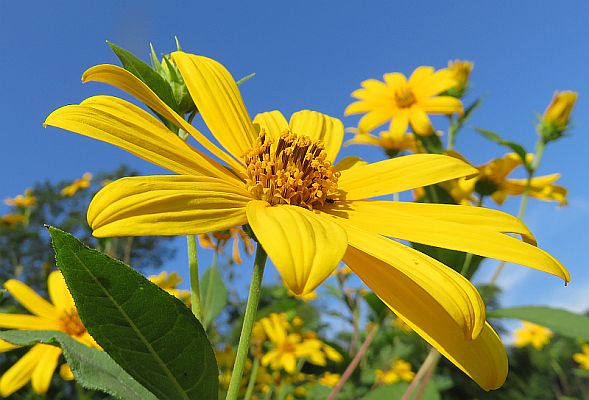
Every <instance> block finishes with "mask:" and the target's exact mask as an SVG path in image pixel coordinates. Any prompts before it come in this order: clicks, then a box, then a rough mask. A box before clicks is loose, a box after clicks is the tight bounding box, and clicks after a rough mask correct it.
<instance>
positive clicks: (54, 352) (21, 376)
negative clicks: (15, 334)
mask: <svg viewBox="0 0 589 400" xmlns="http://www.w3.org/2000/svg"><path fill="white" fill-rule="evenodd" d="M4 287H5V288H6V290H8V292H10V294H11V295H12V296H13V297H14V298H15V299H16V300H18V302H19V303H20V304H21V305H22V306H23V307H25V308H26V309H27V310H29V311H30V312H31V313H33V314H35V315H28V314H0V327H2V328H9V329H24V330H37V329H38V330H50V331H61V332H65V333H66V334H68V335H69V336H71V337H72V338H74V339H76V340H78V341H79V342H81V343H83V344H85V345H86V346H89V347H98V345H97V344H96V342H95V341H94V339H92V336H90V334H89V333H88V331H87V330H86V327H85V326H84V324H82V321H80V317H78V311H77V309H76V306H75V304H74V299H73V298H72V296H71V294H70V292H69V291H68V289H67V286H66V284H65V280H64V279H63V276H62V275H61V273H60V272H58V271H54V272H52V273H51V274H50V275H49V279H48V280H47V288H48V289H49V297H50V298H51V301H52V303H53V304H52V303H49V302H48V301H47V300H45V299H43V298H42V297H41V296H39V295H38V294H37V293H35V292H34V291H33V290H32V289H31V288H30V287H28V286H27V285H25V284H24V283H22V282H20V281H17V280H15V279H9V280H7V281H6V282H5V283H4ZM17 347H18V346H13V345H10V344H8V343H6V342H0V351H8V350H12V349H15V348H17ZM60 355H61V349H60V348H59V347H56V346H52V345H48V344H36V345H34V346H33V347H32V348H31V350H29V351H28V352H27V353H26V354H25V355H24V356H22V358H21V359H20V360H18V361H17V362H16V364H14V365H13V366H12V367H10V368H9V369H8V370H7V371H6V372H5V373H4V375H2V377H1V378H0V395H1V396H3V397H7V396H10V395H11V394H12V393H14V392H16V391H17V390H19V389H20V388H21V387H23V386H24V385H26V384H27V382H28V381H29V380H30V381H31V383H32V385H33V390H34V391H35V392H36V393H39V394H43V393H46V392H47V389H49V384H50V383H51V378H52V377H53V373H54V372H55V369H56V368H57V363H58V360H59V356H60Z"/></svg>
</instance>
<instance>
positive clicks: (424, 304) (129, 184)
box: [45, 52, 569, 389]
mask: <svg viewBox="0 0 589 400" xmlns="http://www.w3.org/2000/svg"><path fill="white" fill-rule="evenodd" d="M172 59H173V60H174V62H175V63H176V65H177V67H178V70H179V71H180V73H181V74H182V77H183V79H184V82H185V83H186V86H187V88H188V90H189V91H190V94H191V96H192V98H193V99H194V103H195V105H196V106H197V108H198V110H199V111H200V114H201V116H202V118H203V120H204V122H205V123H206V125H207V126H208V128H209V130H210V131H211V133H212V135H213V136H214V138H215V139H216V140H217V141H218V143H219V144H220V145H221V146H222V147H224V150H223V149H222V148H221V147H219V146H218V145H216V144H214V143H213V142H212V141H211V140H210V139H209V138H208V137H206V136H205V135H203V134H202V133H201V132H200V131H199V130H197V129H196V128H195V127H194V126H192V125H190V124H189V123H187V122H186V121H185V120H184V119H183V118H182V117H181V116H180V115H178V114H176V113H175V112H174V111H173V110H172V109H170V108H169V107H168V106H167V105H166V104H165V103H164V102H163V101H162V100H161V99H159V98H158V97H157V96H156V95H155V94H154V92H153V91H152V90H151V89H149V87H148V86H147V85H145V84H144V83H143V82H142V81H140V80H139V79H138V78H136V77H135V76H134V75H132V74H131V73H129V72H128V71H126V70H124V69H122V68H120V67H117V66H114V65H99V66H96V67H93V68H91V69H89V70H88V71H86V73H85V74H84V76H83V80H84V81H101V82H105V83H110V84H112V85H114V86H117V87H119V88H121V89H123V90H126V91H127V92H128V93H130V94H131V95H133V96H135V97H137V98H138V99H139V100H140V101H142V102H143V103H145V104H146V105H147V106H149V107H150V108H151V109H152V110H154V111H155V112H157V113H158V114H159V115H161V116H163V117H164V118H166V119H168V120H169V121H171V123H173V124H176V125H177V126H178V127H179V128H181V129H182V130H184V131H185V132H187V133H188V134H189V135H191V136H192V137H193V138H194V139H196V141H197V142H198V144H199V145H200V149H198V148H196V147H193V146H191V145H190V144H189V143H187V142H185V141H183V140H182V139H180V138H179V137H178V136H177V135H175V134H174V133H173V132H172V131H170V130H169V129H168V128H167V127H166V126H165V125H164V124H162V123H161V122H159V121H158V120H157V119H156V118H155V117H153V116H152V115H151V114H149V113H147V112H146V111H144V110H142V109H141V108H139V107H137V106H135V105H133V104H131V103H129V102H127V101H125V100H122V99H120V98H116V97H111V96H96V97H91V98H89V99H87V100H85V101H83V102H82V103H81V104H80V105H69V106H65V107H62V108H60V109H58V110H56V111H54V112H53V113H51V115H49V116H48V117H47V120H46V121H45V124H46V125H52V126H56V127H60V128H63V129H67V130H70V131H74V132H77V133H80V134H82V135H86V136H89V137H92V138H96V139H99V140H102V141H105V142H108V143H112V144H114V145H117V146H119V147H121V148H123V149H125V150H128V151H130V152H131V153H133V154H135V155H138V156H140V157H142V158H144V159H146V160H148V161H151V162H153V163H155V164H157V165H159V166H162V167H164V168H167V169H169V170H170V171H172V172H174V173H176V174H177V175H161V176H146V177H129V178H123V179H120V180H117V181H115V182H113V183H111V184H109V185H107V186H105V187H104V188H102V190H100V191H99V192H98V193H97V195H96V196H95V197H94V199H93V200H92V203H91V204H90V206H89V209H88V215H87V217H88V222H89V224H90V226H91V227H92V229H93V231H94V232H93V233H94V235H95V236H97V237H109V236H136V235H188V234H201V233H205V232H211V231H219V230H225V229H229V228H231V227H236V226H241V225H244V224H248V225H249V226H250V227H251V229H252V231H253V233H254V234H255V236H256V238H257V240H258V241H259V243H260V245H261V246H262V247H263V249H264V250H265V251H266V252H267V254H268V256H269V258H270V259H271V261H272V262H273V263H274V265H275V266H276V268H277V269H278V271H279V272H280V274H281V276H282V278H283V280H284V283H285V285H286V286H287V287H288V288H289V289H290V290H292V291H293V292H294V293H296V294H306V293H310V292H311V291H313V290H314V289H315V288H316V287H317V286H318V285H319V284H321V283H322V282H323V281H324V280H325V279H326V278H327V277H329V276H330V275H331V273H332V272H333V271H334V270H335V269H336V268H337V266H338V264H339V263H340V261H342V259H343V261H344V262H345V263H346V264H347V265H348V266H349V267H350V268H351V269H352V270H353V271H354V272H355V273H356V274H357V275H358V276H359V277H360V278H361V279H362V280H363V281H364V282H365V283H366V284H367V285H368V286H369V287H370V288H371V289H372V290H373V291H374V292H375V293H376V294H377V295H378V296H380V298H382V299H383V301H384V302H385V303H386V304H387V305H388V306H389V307H390V308H391V309H392V310H393V311H395V312H396V313H397V315H399V316H400V317H401V318H403V319H404V320H405V321H406V322H407V323H408V324H409V325H410V326H411V327H412V328H413V329H414V330H415V331H416V332H417V333H419V334H420V335H421V336H422V337H424V338H425V339H426V340H427V341H428V342H430V343H431V344H432V345H433V346H435V347H436V348H437V349H439V350H440V352H441V353H442V354H444V355H445V356H446V357H448V358H449V359H450V360H451V361H452V362H453V363H454V364H456V365H457V366H458V367H459V368H461V369H462V370H463V371H465V372H466V373H467V374H468V375H469V376H471V377H472V378H473V379H474V380H475V381H476V382H477V383H478V384H479V385H481V386H482V387H483V388H485V389H493V388H497V387H499V386H501V385H502V384H503V382H504V380H505V377H506V374H507V357H506V354H505V350H504V348H503V346H502V344H501V341H500V340H499V338H498V336H497V334H496V333H495V332H494V331H493V329H492V328H491V327H490V326H489V325H488V324H486V322H485V307H484V304H483V301H482V299H481V297H480V295H479V293H478V292H477V290H476V288H475V287H474V286H473V285H472V284H471V283H470V282H469V281H468V280H467V279H465V278H464V277H463V276H461V275H460V274H458V273H457V272H455V271H454V270H452V269H450V268H448V267H446V266H445V265H443V264H442V263H440V262H438V261H437V260H435V259H433V258H431V257H428V256H427V255H425V254H422V253H420V252H419V251H416V250H414V249H412V248H410V247H408V246H406V245H404V244H402V243H400V242H398V241H395V240H391V239H389V237H393V238H398V239H401V240H406V241H410V242H419V243H424V244H429V245H433V246H437V247H443V248H450V249H454V250H459V251H466V252H470V253H473V254H477V255H481V256H484V257H490V258H497V259H501V260H505V261H507V262H513V263H518V264H523V265H526V266H529V267H532V268H536V269H539V270H542V271H546V272H549V273H551V274H554V275H556V276H559V277H561V278H562V279H564V280H565V281H568V280H569V274H568V272H567V271H566V269H564V267H563V266H562V265H561V264H560V263H559V262H558V261H556V260H555V259H554V258H553V257H552V256H550V255H549V254H548V253H546V252H544V251H543V250H541V249H539V248H538V247H536V246H535V240H534V238H533V236H532V234H531V233H530V232H529V230H528V229H527V228H526V227H525V225H523V223H522V222H521V221H519V220H518V219H516V218H514V217H513V216H511V215H508V214H505V213H502V212H499V211H496V210H490V209H485V208H481V207H462V206H452V205H438V204H416V203H404V202H392V201H382V200H374V201H369V200H366V199H370V198H374V197H380V196H384V195H388V194H392V193H395V192H402V191H405V190H410V189H413V188H416V187H421V186H426V185H432V184H435V183H438V182H442V181H445V180H449V179H455V178H459V177H462V176H468V175H472V174H475V173H476V172H477V170H476V169H474V168H473V167H471V166H470V165H468V164H466V163H464V162H463V161H460V160H456V159H454V158H452V157H447V156H443V155H435V154H417V155H410V156H404V157H397V158H394V159H390V160H385V161H381V162H377V163H373V164H366V163H364V164H362V163H357V162H353V163H343V164H342V163H340V164H341V165H342V166H341V167H340V168H336V167H334V165H333V162H334V160H335V159H336V157H337V155H338V152H339V149H340V147H341V144H342V140H343V134H344V129H343V125H342V123H341V122H340V121H339V120H337V119H335V118H332V117H329V116H326V115H324V114H321V113H318V112H314V111H299V112H296V113H294V114H293V115H292V117H291V118H290V121H287V120H286V119H285V118H284V116H283V115H282V114H281V113H280V112H279V111H270V112H265V113H261V114H258V115H257V116H256V117H255V119H254V120H253V121H252V120H251V119H250V117H249V115H248V112H247V110H246V108H245V105H244V104H243V100H242V98H241V94H240V92H239V89H238V87H237V85H236V84H235V80H234V79H233V77H232V76H231V75H230V74H229V72H228V71H227V70H226V69H225V67H223V66H222V65H221V64H219V63H218V62H216V61H214V60H212V59H209V58H206V57H202V56H197V55H192V54H187V53H183V52H175V53H173V54H172ZM445 75H446V74H445V73H437V74H434V73H433V70H431V69H428V68H421V69H419V70H418V71H416V72H415V73H414V74H413V76H412V80H411V82H412V83H411V87H412V88H413V87H414V86H415V85H417V86H415V87H418V88H419V92H418V94H419V96H418V97H419V98H420V99H422V98H425V97H427V96H426V95H433V94H434V93H438V92H439V91H441V90H444V89H445V88H446V87H447V86H448V84H449V83H450V82H446V78H444V79H442V78H441V77H443V76H445ZM395 76H397V75H395ZM395 79H397V78H393V80H395ZM440 82H441V83H440ZM426 83H427V84H426ZM368 86H370V84H369V85H368ZM430 86H431V87H430ZM428 88H429V89H428ZM424 96H425V97H424ZM428 99H430V100H432V98H431V97H428ZM434 100H435V99H434ZM444 101H445V100H442V102H441V103H442V104H441V105H440V102H439V101H433V102H430V103H429V105H431V106H432V109H434V110H436V108H434V107H433V106H434V105H436V104H437V105H438V106H440V107H439V108H437V110H440V109H442V108H443V107H442V105H444ZM452 101H455V99H454V100H452ZM420 104H421V103H420ZM448 104H450V102H449V103H448ZM452 104H454V105H456V104H457V103H452ZM416 110H419V109H417V108H416ZM415 113H416V115H417V114H419V111H415ZM411 115H413V111H412V114H411ZM423 116H425V114H423V115H422V117H423ZM417 120H418V121H419V118H418V119H417ZM204 150H206V151H207V152H208V153H209V155H207V154H206V153H205V152H204ZM214 158H217V159H218V160H215V159H214ZM340 164H338V165H340ZM506 232H510V233H515V234H521V235H522V236H523V238H524V240H523V241H521V240H519V239H517V238H515V237H512V236H510V235H506V234H505V233H506ZM481 360H484V362H482V361H481Z"/></svg>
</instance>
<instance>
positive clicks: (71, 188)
mask: <svg viewBox="0 0 589 400" xmlns="http://www.w3.org/2000/svg"><path fill="white" fill-rule="evenodd" d="M91 180H92V174H91V173H90V172H86V173H85V174H84V175H83V176H82V177H81V178H80V179H76V180H75V181H73V182H72V183H70V184H69V185H67V186H66V187H64V188H63V189H61V195H62V196H65V197H72V196H73V195H75V194H76V193H77V192H78V191H79V190H82V189H86V188H87V187H89V186H90V181H91Z"/></svg>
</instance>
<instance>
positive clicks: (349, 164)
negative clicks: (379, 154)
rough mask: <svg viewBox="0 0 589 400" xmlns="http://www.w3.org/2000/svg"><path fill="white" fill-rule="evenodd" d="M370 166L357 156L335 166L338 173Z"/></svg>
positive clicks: (340, 161) (344, 159) (342, 160)
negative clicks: (361, 166)
mask: <svg viewBox="0 0 589 400" xmlns="http://www.w3.org/2000/svg"><path fill="white" fill-rule="evenodd" d="M366 164H368V163H367V162H366V161H364V160H363V159H361V158H360V157H356V156H348V157H344V158H342V159H341V160H339V162H338V163H337V164H335V169H336V171H343V170H344V169H350V168H354V167H358V166H360V165H366Z"/></svg>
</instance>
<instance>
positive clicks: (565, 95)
mask: <svg viewBox="0 0 589 400" xmlns="http://www.w3.org/2000/svg"><path fill="white" fill-rule="evenodd" d="M576 101H577V93H575V92H570V91H564V92H556V93H554V97H553V98H552V101H551V102H550V104H549V105H548V107H547V108H546V111H544V115H543V116H542V122H543V123H544V124H548V125H552V126H554V127H555V128H556V129H559V130H561V131H562V130H565V129H566V128H567V126H568V124H569V120H570V118H571V112H572V111H573V107H574V106H575V102H576Z"/></svg>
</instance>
